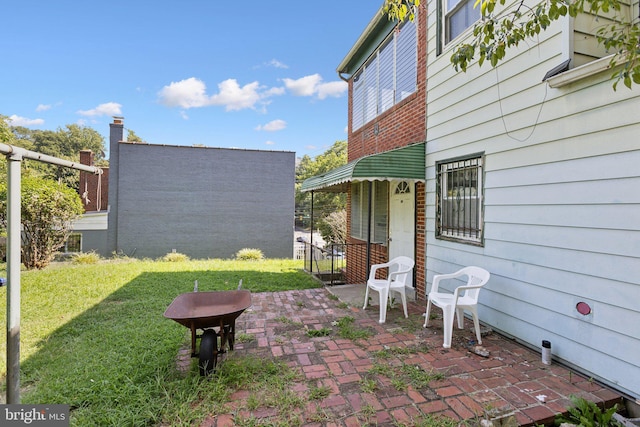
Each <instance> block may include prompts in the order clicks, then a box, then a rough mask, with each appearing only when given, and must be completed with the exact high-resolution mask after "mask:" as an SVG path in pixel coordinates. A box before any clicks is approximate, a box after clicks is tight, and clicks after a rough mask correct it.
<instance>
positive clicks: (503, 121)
mask: <svg viewBox="0 0 640 427" xmlns="http://www.w3.org/2000/svg"><path fill="white" fill-rule="evenodd" d="M494 69H495V71H496V89H497V90H498V105H499V106H500V119H502V125H503V126H504V131H505V133H506V135H507V136H508V137H509V138H511V139H513V140H515V141H518V142H525V141H527V140H528V139H529V138H531V136H532V135H533V132H535V130H536V127H537V126H538V123H539V121H540V115H541V114H542V107H544V103H545V101H546V100H547V91H548V87H547V84H544V97H543V98H542V102H541V103H540V109H539V110H538V115H537V116H536V120H535V122H534V124H533V128H532V129H531V132H530V133H529V135H527V137H526V138H524V139H520V138H516V137H515V136H512V135H511V134H510V133H509V129H507V122H506V120H505V118H504V111H503V110H502V95H501V94H500V78H499V77H498V67H494Z"/></svg>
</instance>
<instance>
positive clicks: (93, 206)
mask: <svg viewBox="0 0 640 427" xmlns="http://www.w3.org/2000/svg"><path fill="white" fill-rule="evenodd" d="M80 163H81V164H83V165H88V166H93V165H94V164H93V153H92V152H91V151H89V150H82V151H80ZM98 188H100V195H99V196H98ZM85 192H86V195H85ZM78 194H79V195H80V198H81V199H82V206H84V211H85V212H96V211H106V210H107V206H108V204H109V168H108V167H106V168H102V176H100V175H95V174H92V173H89V172H84V171H80V183H79V188H78Z"/></svg>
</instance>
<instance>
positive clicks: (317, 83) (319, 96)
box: [0, 0, 382, 157]
mask: <svg viewBox="0 0 640 427" xmlns="http://www.w3.org/2000/svg"><path fill="white" fill-rule="evenodd" d="M381 5H382V1H381V0H380V1H359V2H358V1H344V0H326V1H322V2H306V1H302V2H301V1H290V0H279V1H271V2H268V1H245V2H222V1H217V0H183V1H169V0H156V1H137V0H128V1H124V0H112V1H65V0H57V1H41V0H21V1H19V2H11V3H10V4H9V5H5V7H4V8H3V11H2V15H3V19H2V21H3V22H2V25H0V43H1V44H2V53H1V56H0V58H1V65H0V82H2V83H1V84H0V114H1V115H4V116H8V117H10V118H11V119H12V124H16V125H21V126H26V127H28V128H31V129H50V130H56V129H57V128H59V127H64V126H65V125H67V124H81V125H86V126H89V127H91V128H93V129H95V130H96V131H98V132H100V133H101V134H102V135H103V136H104V137H105V140H106V139H107V137H108V133H109V123H110V122H111V121H112V116H114V115H117V116H124V117H125V122H124V125H125V128H126V129H131V130H133V131H134V132H135V133H136V134H137V135H138V136H140V137H141V138H143V139H144V140H145V141H147V142H149V143H152V144H169V145H193V144H202V145H205V146H211V147H237V148H245V149H262V150H278V151H280V150H284V151H295V152H296V153H297V155H298V156H302V155H304V154H308V155H310V156H312V157H313V156H316V155H318V154H321V153H322V152H324V151H325V150H326V149H327V148H328V147H329V146H331V145H332V144H333V143H334V142H335V141H337V140H346V139H347V133H346V127H347V85H346V83H345V82H343V81H342V80H340V79H339V78H338V75H337V73H336V71H335V70H336V67H337V66H338V64H339V63H340V62H341V61H342V59H343V58H344V57H345V55H346V54H347V53H348V51H349V49H350V48H351V46H352V45H353V44H354V43H355V41H356V40H357V38H358V37H359V36H360V34H361V33H362V31H363V30H364V29H365V27H366V26H367V24H368V23H369V21H370V20H371V19H372V18H373V16H374V15H375V13H376V12H377V11H378V9H379V8H380V6H381Z"/></svg>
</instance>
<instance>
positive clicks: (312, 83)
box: [282, 74, 322, 96]
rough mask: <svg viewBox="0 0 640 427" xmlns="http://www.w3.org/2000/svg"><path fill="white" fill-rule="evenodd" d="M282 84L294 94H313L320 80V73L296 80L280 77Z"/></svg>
mask: <svg viewBox="0 0 640 427" xmlns="http://www.w3.org/2000/svg"><path fill="white" fill-rule="evenodd" d="M282 81H283V82H284V85H285V86H286V88H287V89H289V91H291V93H293V94H294V95H296V96H313V94H315V93H316V90H317V87H318V85H319V84H320V82H321V81H322V77H321V76H320V74H312V75H310V76H305V77H301V78H299V79H297V80H293V79H282Z"/></svg>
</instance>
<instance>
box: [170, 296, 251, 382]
mask: <svg viewBox="0 0 640 427" xmlns="http://www.w3.org/2000/svg"><path fill="white" fill-rule="evenodd" d="M250 306H251V293H250V292H249V291H242V290H238V291H214V292H188V293H186V294H181V295H178V296H177V297H176V298H175V299H174V300H173V302H172V303H171V304H170V305H169V307H167V309H166V310H165V312H164V317H166V318H168V319H172V320H175V321H176V322H178V323H180V324H181V325H184V326H186V327H187V328H189V329H190V330H191V357H198V358H199V367H200V375H208V374H209V373H211V372H212V371H214V370H215V369H216V365H217V364H218V356H219V355H220V354H221V353H224V352H225V351H226V348H227V346H228V347H229V349H230V350H233V343H234V341H235V327H236V319H237V318H238V316H240V315H241V314H242V312H244V311H245V310H246V309H247V308H249V307H250ZM216 328H217V329H218V330H217V332H216ZM198 329H201V330H202V334H200V335H198V334H197V333H196V331H197V330H198ZM218 336H219V337H220V346H218ZM196 338H200V351H199V352H198V353H196Z"/></svg>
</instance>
